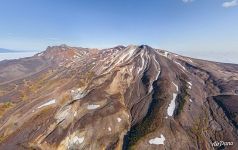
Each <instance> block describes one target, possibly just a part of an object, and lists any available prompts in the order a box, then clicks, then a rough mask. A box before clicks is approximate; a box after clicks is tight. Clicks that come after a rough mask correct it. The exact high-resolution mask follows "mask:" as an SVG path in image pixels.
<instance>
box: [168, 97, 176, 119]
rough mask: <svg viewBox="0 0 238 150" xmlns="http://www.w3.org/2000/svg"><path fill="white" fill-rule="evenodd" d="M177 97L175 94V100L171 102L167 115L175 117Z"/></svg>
mask: <svg viewBox="0 0 238 150" xmlns="http://www.w3.org/2000/svg"><path fill="white" fill-rule="evenodd" d="M176 97H177V94H176V93H173V99H172V101H171V103H170V104H169V107H168V109H167V114H168V115H169V116H173V114H174V110H175V99H176Z"/></svg>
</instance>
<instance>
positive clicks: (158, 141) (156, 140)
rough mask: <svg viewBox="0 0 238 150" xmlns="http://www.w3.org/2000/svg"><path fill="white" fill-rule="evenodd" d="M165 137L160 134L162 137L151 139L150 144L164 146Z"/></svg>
mask: <svg viewBox="0 0 238 150" xmlns="http://www.w3.org/2000/svg"><path fill="white" fill-rule="evenodd" d="M164 141H165V137H164V135H163V134H160V137H156V138H154V139H150V140H149V143H150V144H155V145H160V144H161V145H164Z"/></svg>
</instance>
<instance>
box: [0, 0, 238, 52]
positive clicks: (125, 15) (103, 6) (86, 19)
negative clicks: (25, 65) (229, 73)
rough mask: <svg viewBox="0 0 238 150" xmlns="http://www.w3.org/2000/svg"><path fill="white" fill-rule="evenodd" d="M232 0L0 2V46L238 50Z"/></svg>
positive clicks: (236, 10)
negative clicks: (139, 46) (143, 45)
mask: <svg viewBox="0 0 238 150" xmlns="http://www.w3.org/2000/svg"><path fill="white" fill-rule="evenodd" d="M237 4H238V0H21V1H19V0H0V47H3V48H10V49H20V50H44V49H45V48H46V47H47V46H48V45H59V44H62V43H65V44H68V45H71V46H83V47H99V48H103V47H111V46H115V45H119V44H123V45H128V44H148V45H151V46H153V47H156V48H163V49H168V50H170V51H173V52H180V53H183V52H184V53H185V54H186V53H188V52H190V53H193V54H195V53H196V52H200V51H206V52H222V53H224V52H229V53H233V52H234V53H237V51H238V6H237Z"/></svg>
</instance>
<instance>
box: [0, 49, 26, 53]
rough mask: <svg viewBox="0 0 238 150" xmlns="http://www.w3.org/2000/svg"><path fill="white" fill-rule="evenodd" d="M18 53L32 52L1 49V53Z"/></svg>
mask: <svg viewBox="0 0 238 150" xmlns="http://www.w3.org/2000/svg"><path fill="white" fill-rule="evenodd" d="M18 52H31V51H24V50H12V49H6V48H0V53H18Z"/></svg>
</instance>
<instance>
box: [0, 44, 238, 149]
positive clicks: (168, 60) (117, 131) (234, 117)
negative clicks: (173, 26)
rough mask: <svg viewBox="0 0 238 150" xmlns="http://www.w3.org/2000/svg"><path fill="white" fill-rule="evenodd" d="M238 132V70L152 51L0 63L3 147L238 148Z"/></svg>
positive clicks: (75, 52)
mask: <svg viewBox="0 0 238 150" xmlns="http://www.w3.org/2000/svg"><path fill="white" fill-rule="evenodd" d="M237 129H238V65H235V64H224V63H216V62H210V61H203V60H198V59H192V58H188V57H184V56H180V55H176V54H173V53H170V52H167V51H164V50H159V49H154V48H151V47H149V46H146V45H142V46H134V45H131V46H128V47H124V46H117V47H114V48H110V49H103V50H98V49H87V48H77V47H69V46H66V45H61V46H54V47H48V48H47V50H46V51H44V52H42V53H39V54H37V55H35V56H33V57H29V58H24V59H19V60H9V61H2V62H0V149H4V150H14V149H17V150H21V149H42V150H47V149H49V150H51V149H52V150H54V149H62V150H63V149H91V150H98V149H107V150H109V149H125V150H126V149H135V150H137V149H140V150H155V149H162V150H163V149H166V150H170V149H172V150H173V149H176V150H178V149H179V150H186V149H187V150H192V149H194V150H196V149H231V150H232V149H234V150H235V149H237V147H238V130H237ZM216 141H224V142H230V143H229V145H226V146H224V145H213V143H214V142H216Z"/></svg>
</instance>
